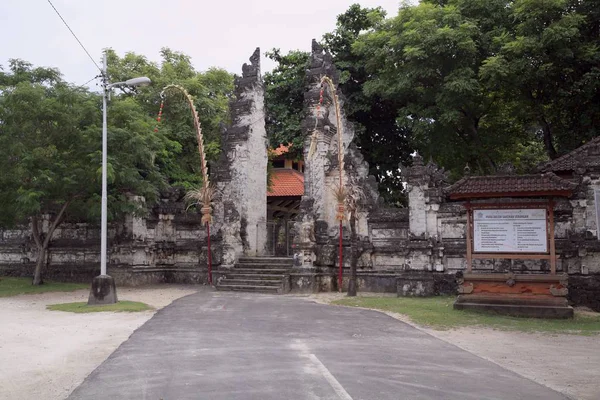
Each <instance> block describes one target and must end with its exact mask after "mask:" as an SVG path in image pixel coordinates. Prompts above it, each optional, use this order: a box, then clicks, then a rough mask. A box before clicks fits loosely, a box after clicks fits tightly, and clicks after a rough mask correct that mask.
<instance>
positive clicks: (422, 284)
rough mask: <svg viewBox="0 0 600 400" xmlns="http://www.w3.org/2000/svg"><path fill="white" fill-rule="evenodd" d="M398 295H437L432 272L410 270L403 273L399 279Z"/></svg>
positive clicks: (397, 281)
mask: <svg viewBox="0 0 600 400" xmlns="http://www.w3.org/2000/svg"><path fill="white" fill-rule="evenodd" d="M396 285H397V293H398V297H426V296H433V295H435V282H434V278H433V274H432V273H428V272H418V271H410V272H404V273H401V274H400V275H399V276H398V278H397V280H396Z"/></svg>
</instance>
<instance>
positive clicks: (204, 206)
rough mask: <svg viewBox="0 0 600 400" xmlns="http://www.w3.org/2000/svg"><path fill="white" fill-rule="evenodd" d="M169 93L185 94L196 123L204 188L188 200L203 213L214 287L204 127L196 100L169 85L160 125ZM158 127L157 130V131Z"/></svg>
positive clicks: (191, 193)
mask: <svg viewBox="0 0 600 400" xmlns="http://www.w3.org/2000/svg"><path fill="white" fill-rule="evenodd" d="M169 91H178V92H180V93H182V94H183V96H184V97H185V99H186V101H187V103H188V105H189V107H190V110H191V111H192V117H193V121H194V130H195V131H196V136H197V139H198V153H199V154H200V169H201V173H202V187H201V188H200V189H194V190H190V191H189V192H188V193H187V194H186V198H187V199H188V200H192V201H194V202H195V203H196V204H199V205H200V212H201V213H202V219H201V223H202V224H203V225H206V236H207V246H208V247H207V249H208V255H207V261H208V283H209V284H211V285H212V254H211V250H210V223H211V222H212V215H211V212H212V200H213V196H214V192H215V191H214V188H213V186H211V184H210V181H209V178H208V168H207V165H206V152H205V151H204V136H203V135H202V127H201V126H200V120H199V118H198V112H197V111H196V106H195V105H194V100H193V99H192V96H190V94H189V93H188V92H187V90H185V88H184V87H183V86H179V85H168V86H165V88H164V89H163V91H162V93H161V98H163V101H162V102H161V104H160V111H159V113H158V118H157V121H158V122H159V123H160V120H161V116H162V111H163V106H164V95H165V94H166V93H167V92H169ZM157 129H158V127H157V128H156V129H155V130H157Z"/></svg>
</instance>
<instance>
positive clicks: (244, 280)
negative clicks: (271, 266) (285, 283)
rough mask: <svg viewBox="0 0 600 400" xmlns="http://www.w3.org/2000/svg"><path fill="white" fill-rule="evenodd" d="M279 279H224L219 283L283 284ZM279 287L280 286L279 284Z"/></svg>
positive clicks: (243, 284)
mask: <svg viewBox="0 0 600 400" xmlns="http://www.w3.org/2000/svg"><path fill="white" fill-rule="evenodd" d="M281 283H282V282H281V280H279V281H270V280H269V281H263V280H260V279H223V280H221V281H220V282H219V285H233V286H275V285H281ZM278 287H279V286H278Z"/></svg>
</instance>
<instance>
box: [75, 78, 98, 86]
mask: <svg viewBox="0 0 600 400" xmlns="http://www.w3.org/2000/svg"><path fill="white" fill-rule="evenodd" d="M101 77H102V75H96V76H95V77H93V78H92V79H90V80H89V81H87V82H86V83H82V84H81V85H79V86H85V85H87V84H88V83H90V82H91V81H93V80H94V79H98V78H101Z"/></svg>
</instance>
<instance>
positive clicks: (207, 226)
mask: <svg viewBox="0 0 600 400" xmlns="http://www.w3.org/2000/svg"><path fill="white" fill-rule="evenodd" d="M206 238H207V240H208V284H209V285H212V255H211V253H210V224H209V223H208V221H207V222H206Z"/></svg>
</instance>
